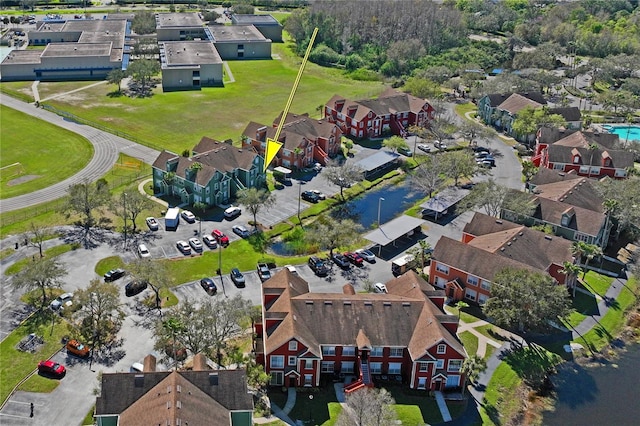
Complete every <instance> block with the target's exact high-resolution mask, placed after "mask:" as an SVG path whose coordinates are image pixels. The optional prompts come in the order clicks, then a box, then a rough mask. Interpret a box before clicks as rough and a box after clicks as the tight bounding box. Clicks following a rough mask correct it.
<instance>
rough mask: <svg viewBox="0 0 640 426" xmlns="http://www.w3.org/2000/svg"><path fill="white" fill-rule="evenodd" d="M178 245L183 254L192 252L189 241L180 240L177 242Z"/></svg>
mask: <svg viewBox="0 0 640 426" xmlns="http://www.w3.org/2000/svg"><path fill="white" fill-rule="evenodd" d="M176 247H178V250H180V251H181V252H182V254H191V247H190V246H189V243H187V242H186V241H183V240H180V241H178V242H177V243H176Z"/></svg>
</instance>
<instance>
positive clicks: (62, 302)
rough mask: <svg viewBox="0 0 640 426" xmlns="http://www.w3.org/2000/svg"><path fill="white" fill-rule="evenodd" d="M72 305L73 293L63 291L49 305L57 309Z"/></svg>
mask: <svg viewBox="0 0 640 426" xmlns="http://www.w3.org/2000/svg"><path fill="white" fill-rule="evenodd" d="M71 305H73V293H64V294H61V295H60V296H58V297H56V298H55V300H54V301H53V302H51V304H50V305H49V306H50V307H51V309H52V310H54V311H58V310H60V309H64V308H65V307H69V306H71Z"/></svg>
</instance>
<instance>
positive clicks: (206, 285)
mask: <svg viewBox="0 0 640 426" xmlns="http://www.w3.org/2000/svg"><path fill="white" fill-rule="evenodd" d="M200 287H202V288H203V289H204V291H206V292H207V293H209V294H216V293H217V292H218V287H216V284H215V283H214V282H213V280H212V279H211V278H203V279H201V280H200Z"/></svg>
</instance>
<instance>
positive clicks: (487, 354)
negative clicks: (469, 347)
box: [484, 345, 496, 361]
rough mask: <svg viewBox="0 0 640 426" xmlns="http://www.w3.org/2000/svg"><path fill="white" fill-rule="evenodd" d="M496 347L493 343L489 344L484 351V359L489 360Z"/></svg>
mask: <svg viewBox="0 0 640 426" xmlns="http://www.w3.org/2000/svg"><path fill="white" fill-rule="evenodd" d="M495 350H496V347H495V346H492V345H487V350H486V351H485V353H484V360H485V361H488V360H489V358H491V355H493V353H494V352H495Z"/></svg>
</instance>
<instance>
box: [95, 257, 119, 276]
mask: <svg viewBox="0 0 640 426" xmlns="http://www.w3.org/2000/svg"><path fill="white" fill-rule="evenodd" d="M124 267H125V264H124V261H123V260H122V258H121V257H120V256H109V257H105V258H104V259H100V260H99V261H98V263H97V264H96V268H95V271H96V274H98V275H100V276H102V275H104V274H105V273H106V272H108V271H110V270H112V269H116V268H124Z"/></svg>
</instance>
